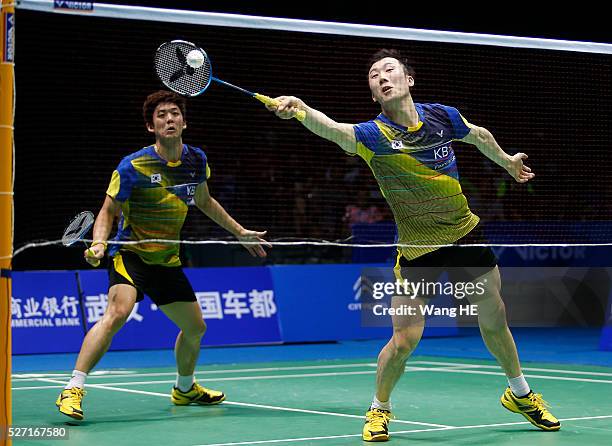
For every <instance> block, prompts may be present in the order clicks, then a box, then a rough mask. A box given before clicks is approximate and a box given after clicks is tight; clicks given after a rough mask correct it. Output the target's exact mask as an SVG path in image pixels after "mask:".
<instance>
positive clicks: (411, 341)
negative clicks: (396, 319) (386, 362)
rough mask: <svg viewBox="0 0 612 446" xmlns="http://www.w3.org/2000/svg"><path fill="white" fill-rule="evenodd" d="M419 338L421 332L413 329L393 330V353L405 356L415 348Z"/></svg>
mask: <svg viewBox="0 0 612 446" xmlns="http://www.w3.org/2000/svg"><path fill="white" fill-rule="evenodd" d="M420 340H421V334H420V333H416V332H415V331H414V330H410V331H408V332H395V333H394V334H393V345H394V347H395V353H396V355H397V356H399V357H401V358H407V357H408V356H410V354H411V353H412V352H413V351H414V350H415V349H416V347H417V345H419V341H420Z"/></svg>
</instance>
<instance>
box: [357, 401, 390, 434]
mask: <svg viewBox="0 0 612 446" xmlns="http://www.w3.org/2000/svg"><path fill="white" fill-rule="evenodd" d="M392 417H393V415H391V412H389V411H388V410H383V409H374V408H370V410H368V411H367V412H366V421H365V424H364V426H363V440H364V441H387V440H389V421H390V420H391V418H392Z"/></svg>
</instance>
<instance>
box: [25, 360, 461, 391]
mask: <svg viewBox="0 0 612 446" xmlns="http://www.w3.org/2000/svg"><path fill="white" fill-rule="evenodd" d="M435 368H436V369H439V368H442V367H435ZM444 368H445V369H449V370H450V369H455V368H457V367H454V366H449V367H444ZM459 368H462V367H459ZM432 369H433V368H431V367H406V370H405V371H407V372H420V371H425V370H432ZM209 373H213V372H209ZM374 373H376V370H364V371H361V372H328V373H302V374H297V373H296V374H289V375H254V376H235V377H230V378H216V377H206V379H208V380H210V381H241V380H245V379H249V380H250V379H275V378H310V377H318V376H344V375H370V374H374ZM151 375H153V376H158V375H157V374H151ZM166 375H172V376H176V372H173V373H164V374H163V376H166ZM197 375H200V374H199V373H196V376H197ZM141 376H150V374H147V373H145V374H142V375H138V374H134V375H114V376H105V377H104V378H139V377H141ZM45 378H48V379H51V378H61V377H58V376H52V377H47V376H44V375H43V376H32V377H31V378H27V379H21V380H13V382H27V381H39V380H41V379H45ZM88 378H89V377H88ZM169 382H174V380H173V381H128V382H118V383H117V382H112V383H100V384H110V385H114V386H118V385H122V386H123V385H129V384H152V383H161V384H167V383H169ZM53 387H55V386H53ZM25 388H26V387H15V388H14V389H17V390H18V389H25Z"/></svg>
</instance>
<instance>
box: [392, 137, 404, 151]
mask: <svg viewBox="0 0 612 446" xmlns="http://www.w3.org/2000/svg"><path fill="white" fill-rule="evenodd" d="M391 148H392V149H393V150H400V149H403V148H404V143H403V142H402V141H401V140H399V139H394V140H392V141H391Z"/></svg>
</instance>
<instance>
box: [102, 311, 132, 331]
mask: <svg viewBox="0 0 612 446" xmlns="http://www.w3.org/2000/svg"><path fill="white" fill-rule="evenodd" d="M129 316H130V311H128V310H127V309H115V310H113V311H109V312H108V313H107V314H105V315H104V318H103V322H104V323H105V325H106V326H107V328H108V329H109V330H110V331H111V332H112V333H117V332H118V331H119V330H120V329H121V327H123V326H124V325H125V323H126V322H127V320H128V317H129Z"/></svg>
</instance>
